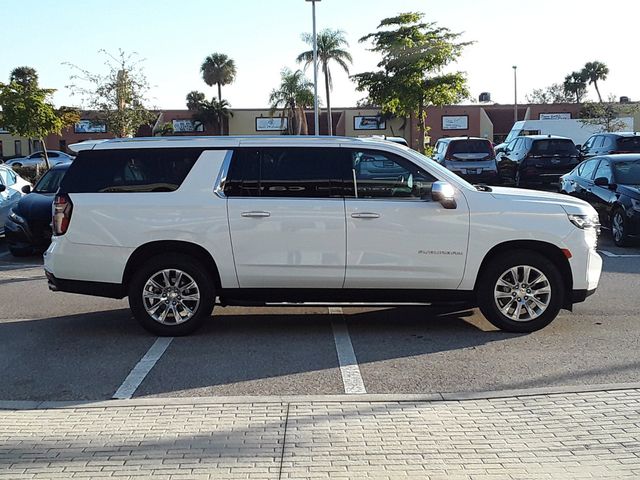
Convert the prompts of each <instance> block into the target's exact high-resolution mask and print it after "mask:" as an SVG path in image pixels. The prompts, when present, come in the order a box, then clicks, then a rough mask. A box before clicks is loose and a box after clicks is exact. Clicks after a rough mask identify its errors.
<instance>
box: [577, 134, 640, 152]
mask: <svg viewBox="0 0 640 480" xmlns="http://www.w3.org/2000/svg"><path fill="white" fill-rule="evenodd" d="M580 153H582V157H583V158H591V157H595V156H596V155H613V154H616V153H640V135H639V134H638V133H636V132H617V133H597V134H595V135H591V136H590V137H589V139H588V140H587V141H586V142H585V144H584V145H583V146H582V148H581V149H580Z"/></svg>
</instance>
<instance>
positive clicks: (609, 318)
mask: <svg viewBox="0 0 640 480" xmlns="http://www.w3.org/2000/svg"><path fill="white" fill-rule="evenodd" d="M599 249H600V251H601V254H602V255H603V257H604V272H603V276H602V279H601V283H600V288H599V289H598V291H597V293H596V294H595V295H594V296H593V297H591V298H589V299H588V300H587V302H586V303H583V304H579V305H576V307H575V309H574V312H567V311H563V312H562V313H561V315H560V316H559V317H558V318H557V319H556V320H555V321H554V323H552V324H551V325H550V326H549V327H547V328H546V329H544V330H542V331H539V332H536V333H533V334H509V333H502V332H499V331H496V330H495V329H494V328H493V327H492V326H491V325H490V324H489V323H488V322H486V321H485V320H484V319H483V318H482V316H481V315H480V314H479V313H478V311H477V310H475V309H466V308H462V307H460V308H450V309H442V308H439V309H436V308H432V307H427V306H402V307H400V306H398V307H376V308H361V307H358V308H356V307H349V308H343V309H342V310H340V309H336V308H327V307H306V306H305V307H278V308H218V307H217V308H216V310H215V312H214V316H213V317H212V319H211V321H210V322H208V324H207V325H206V326H205V328H203V329H202V330H200V331H198V332H197V333H196V334H195V335H193V336H190V337H184V338H175V339H172V340H163V341H160V343H156V341H157V338H155V337H152V336H151V335H149V334H148V333H147V332H146V331H144V330H143V329H142V328H141V327H139V326H138V324H137V323H136V322H135V321H134V320H133V319H132V317H131V315H130V312H129V310H128V304H127V302H126V300H122V301H117V300H110V299H99V298H94V297H85V296H80V295H72V294H65V293H53V292H50V291H49V290H48V288H47V285H46V281H45V278H44V275H43V271H42V267H41V263H42V262H41V260H40V259H38V258H28V259H17V258H14V257H12V256H11V255H10V254H9V253H8V252H7V251H6V245H5V243H4V239H3V238H0V285H1V288H0V305H1V306H2V308H1V309H0V372H1V373H0V400H34V401H44V400H71V401H76V400H101V399H109V398H112V397H113V396H114V394H115V393H116V392H117V391H119V389H120V391H122V388H123V383H124V382H125V379H128V382H129V383H128V387H127V386H126V385H125V387H126V388H125V390H126V389H127V388H128V389H129V390H130V391H131V394H133V396H134V397H141V396H161V397H176V396H228V395H288V394H303V395H314V394H343V393H345V392H346V393H364V392H365V391H366V393H380V394H384V393H431V392H464V391H486V390H503V389H520V388H532V387H543V386H555V385H582V384H610V383H620V382H638V381H640V361H639V360H638V356H637V352H638V348H639V346H640V345H639V340H638V339H640V322H639V321H638V306H639V304H640V303H639V300H638V291H639V287H640V248H638V247H632V248H626V249H621V248H617V247H615V246H614V245H613V242H612V241H611V240H610V234H609V232H603V234H602V236H601V241H600V246H599ZM345 327H346V328H345ZM163 342H164V343H163ZM151 347H154V348H153V349H152V352H151V353H152V354H153V352H155V353H156V354H158V355H156V357H157V358H155V359H154V361H155V360H157V362H156V363H152V364H151V366H152V368H151V369H150V371H149V372H148V375H146V377H144V376H143V377H144V378H139V379H138V381H137V383H136V381H135V380H136V379H135V378H132V375H131V374H132V371H133V370H134V369H136V366H137V365H138V363H139V362H140V360H141V359H142V358H143V357H145V356H147V357H145V358H148V352H149V350H150V348H151ZM165 347H166V349H165ZM163 349H164V350H163ZM152 356H153V355H152ZM143 363H144V362H143ZM138 369H139V367H138ZM136 372H138V373H136ZM136 372H134V374H133V377H136V376H139V375H138V374H139V371H138V370H136ZM132 381H133V382H134V383H133V385H134V386H133V389H132V387H131V382H132Z"/></svg>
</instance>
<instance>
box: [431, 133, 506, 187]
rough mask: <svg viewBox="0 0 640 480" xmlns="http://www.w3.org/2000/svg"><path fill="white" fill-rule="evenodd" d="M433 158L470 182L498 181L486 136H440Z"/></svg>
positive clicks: (491, 148) (492, 153)
mask: <svg viewBox="0 0 640 480" xmlns="http://www.w3.org/2000/svg"><path fill="white" fill-rule="evenodd" d="M433 159H434V160H435V161H436V162H438V163H440V164H441V165H443V166H444V167H446V168H448V169H449V170H451V171H452V172H454V173H455V174H457V175H459V176H461V177H462V178H464V179H465V180H467V181H469V182H471V183H487V184H490V185H495V184H497V183H499V177H498V168H497V165H496V154H495V152H494V150H493V145H492V144H491V142H490V141H489V140H487V139H486V138H477V137H449V138H441V139H440V140H438V141H437V142H436V144H435V147H434V152H433Z"/></svg>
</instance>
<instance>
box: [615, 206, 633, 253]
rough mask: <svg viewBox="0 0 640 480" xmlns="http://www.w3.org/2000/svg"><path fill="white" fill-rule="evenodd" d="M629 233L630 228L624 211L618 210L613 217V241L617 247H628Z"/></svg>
mask: <svg viewBox="0 0 640 480" xmlns="http://www.w3.org/2000/svg"><path fill="white" fill-rule="evenodd" d="M628 232H629V228H628V226H627V219H626V217H625V214H624V210H622V209H621V208H616V209H615V210H614V211H613V214H612V215H611V233H612V235H613V241H614V242H615V244H616V245H617V246H619V247H626V246H627V245H629V233H628Z"/></svg>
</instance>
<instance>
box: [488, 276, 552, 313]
mask: <svg viewBox="0 0 640 480" xmlns="http://www.w3.org/2000/svg"><path fill="white" fill-rule="evenodd" d="M493 298H494V299H495V302H496V306H497V307H498V310H500V312H502V314H503V315H504V316H506V317H508V318H509V319H511V320H513V321H516V322H528V321H530V320H533V319H535V318H538V317H539V316H540V315H542V314H543V313H544V312H545V310H546V309H547V307H548V306H549V303H550V301H551V284H550V283H549V279H548V278H547V277H546V276H545V274H544V273H542V272H541V271H540V270H538V269H537V268H534V267H531V266H528V265H519V266H517V267H512V268H510V269H509V270H507V271H505V272H504V273H503V274H502V275H500V277H499V278H498V281H497V282H496V285H495V287H494V289H493Z"/></svg>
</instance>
